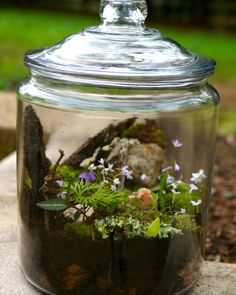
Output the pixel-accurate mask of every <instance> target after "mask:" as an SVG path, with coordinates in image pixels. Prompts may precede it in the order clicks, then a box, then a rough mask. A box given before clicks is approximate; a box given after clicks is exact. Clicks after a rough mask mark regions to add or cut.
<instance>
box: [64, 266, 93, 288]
mask: <svg viewBox="0 0 236 295" xmlns="http://www.w3.org/2000/svg"><path fill="white" fill-rule="evenodd" d="M90 276H91V274H90V273H89V272H88V271H86V270H85V269H83V268H82V267H80V266H79V265H76V264H71V265H69V266H68V268H67V269H66V271H65V275H64V278H63V282H64V286H65V289H66V290H74V289H75V288H76V287H77V286H81V285H84V284H85V283H87V281H88V279H89V277H90Z"/></svg>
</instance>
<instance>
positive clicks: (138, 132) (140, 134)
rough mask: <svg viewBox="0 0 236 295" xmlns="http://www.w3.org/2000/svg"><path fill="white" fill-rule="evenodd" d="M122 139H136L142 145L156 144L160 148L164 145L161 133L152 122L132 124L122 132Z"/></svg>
mask: <svg viewBox="0 0 236 295" xmlns="http://www.w3.org/2000/svg"><path fill="white" fill-rule="evenodd" d="M122 137H125V138H137V139H138V140H139V141H140V142H142V143H156V144H158V145H159V146H161V147H164V146H165V145H166V144H165V141H164V133H163V131H162V130H161V129H160V128H159V127H157V126H155V124H154V125H153V122H147V123H146V124H134V125H132V126H131V127H129V128H128V129H127V130H124V131H123V133H122Z"/></svg>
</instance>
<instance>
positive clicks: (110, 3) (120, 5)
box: [100, 0, 147, 26]
mask: <svg viewBox="0 0 236 295" xmlns="http://www.w3.org/2000/svg"><path fill="white" fill-rule="evenodd" d="M100 16H101V20H102V22H103V24H104V25H124V24H125V25H133V26H143V25H144V21H145V19H146V17H147V4H146V0H101V4H100Z"/></svg>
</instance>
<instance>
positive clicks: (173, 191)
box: [171, 188, 180, 195]
mask: <svg viewBox="0 0 236 295" xmlns="http://www.w3.org/2000/svg"><path fill="white" fill-rule="evenodd" d="M171 191H172V193H173V194H174V195H178V194H180V192H177V191H176V190H175V189H174V188H172V190H171Z"/></svg>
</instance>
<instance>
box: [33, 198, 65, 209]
mask: <svg viewBox="0 0 236 295" xmlns="http://www.w3.org/2000/svg"><path fill="white" fill-rule="evenodd" d="M36 205H37V206H39V207H40V208H42V209H44V210H49V211H62V210H65V209H66V208H68V206H67V205H66V204H65V201H64V200H61V199H51V200H47V201H43V202H40V203H37V204H36Z"/></svg>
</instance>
